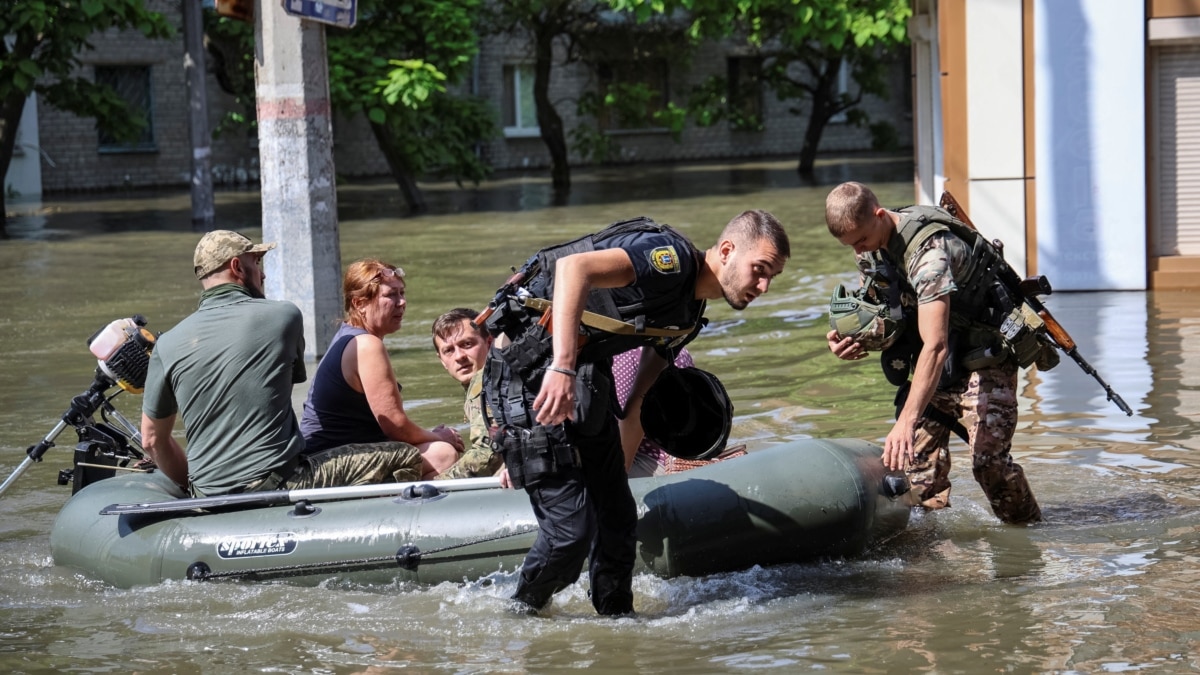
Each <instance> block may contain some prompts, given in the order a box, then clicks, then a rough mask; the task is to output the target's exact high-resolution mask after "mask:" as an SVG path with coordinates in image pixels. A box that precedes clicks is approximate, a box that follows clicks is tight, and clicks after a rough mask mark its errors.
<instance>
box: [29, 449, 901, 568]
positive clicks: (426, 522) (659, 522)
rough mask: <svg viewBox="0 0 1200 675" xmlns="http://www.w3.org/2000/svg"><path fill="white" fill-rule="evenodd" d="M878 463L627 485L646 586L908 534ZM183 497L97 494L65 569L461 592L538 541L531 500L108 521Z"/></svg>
mask: <svg viewBox="0 0 1200 675" xmlns="http://www.w3.org/2000/svg"><path fill="white" fill-rule="evenodd" d="M879 457H880V449H879V447H878V446H876V445H873V444H870V443H866V442H863V441H857V440H844V439H843V440H827V439H824V440H802V441H794V442H791V443H787V444H783V445H779V446H774V447H771V448H767V449H763V450H758V451H755V452H751V453H749V454H748V455H746V456H744V457H738V458H735V459H731V460H727V461H724V462H719V463H715V464H711V465H708V466H704V467H701V468H698V469H693V470H690V471H686V472H682V473H677V474H671V475H668V476H662V477H654V478H638V479H634V480H631V481H630V486H631V488H632V491H633V494H634V498H635V499H636V500H637V502H638V512H639V520H638V555H637V566H636V570H635V571H636V572H639V573H652V574H655V575H658V576H662V577H675V576H680V575H685V576H702V575H707V574H713V573H718V572H727V571H734V570H739V569H745V568H748V567H751V566H754V565H772V564H780V563H788V562H803V561H807V560H813V559H820V558H827V557H843V556H854V555H859V554H861V553H863V552H864V551H866V550H868V549H869V548H871V547H872V546H874V545H876V544H878V543H879V542H881V541H883V540H886V539H887V538H888V537H890V536H892V535H894V534H896V533H898V532H900V531H901V530H903V529H904V527H905V526H906V525H907V522H908V513H909V506H908V504H907V502H906V501H905V499H904V497H895V496H892V494H891V492H892V491H890V490H889V489H888V486H887V485H886V484H885V481H884V477H885V476H886V471H885V469H884V468H883V466H882V463H881V462H880V460H879ZM434 484H435V485H436V483H434ZM178 496H179V494H178V492H177V488H175V487H174V486H172V485H170V482H169V481H168V480H167V479H165V478H164V477H163V476H161V474H149V475H132V476H118V477H116V478H111V479H107V480H103V481H99V482H97V483H94V484H92V485H89V486H88V487H86V488H84V489H83V490H81V491H80V492H78V493H77V494H76V495H74V496H73V497H72V498H71V499H70V500H68V502H67V503H66V505H64V507H63V509H62V511H61V512H60V513H59V515H58V518H57V519H56V521H55V524H54V528H53V530H52V531H51V535H50V544H51V549H52V551H53V555H54V561H55V562H56V563H57V564H59V565H65V566H69V567H73V568H77V569H80V570H82V571H84V572H85V573H86V574H88V575H89V576H91V577H95V578H99V579H102V580H104V581H106V582H108V583H110V584H112V585H114V586H118V587H133V586H139V585H148V584H156V583H159V582H161V581H164V580H171V579H186V578H208V579H216V578H251V579H268V578H280V577H285V578H289V579H292V580H295V581H297V582H299V583H318V582H320V581H322V580H324V579H329V578H331V577H338V578H346V579H352V580H354V581H356V582H360V583H368V584H369V583H392V582H395V581H397V580H399V581H411V582H417V583H440V582H445V581H452V582H459V581H469V580H474V579H478V578H481V577H484V576H487V575H488V574H491V573H494V572H498V571H511V570H514V569H516V568H517V567H518V566H519V565H520V563H521V561H522V559H523V558H524V556H525V553H526V552H527V551H528V550H529V547H530V546H531V545H532V543H533V540H534V536H535V534H536V530H537V522H536V520H535V519H534V516H533V511H532V508H531V507H530V504H529V499H528V497H527V496H526V495H525V493H524V491H518V490H502V489H488V490H473V491H463V492H445V493H442V494H440V495H438V496H436V497H432V498H423V499H407V500H406V499H403V498H400V497H376V498H370V499H348V500H340V501H323V502H317V503H314V504H312V505H311V506H312V507H313V508H312V512H311V513H306V512H305V510H304V509H303V508H301V509H297V508H295V507H294V506H291V505H285V506H274V507H260V508H250V509H242V510H235V511H227V512H216V513H201V512H191V513H189V514H185V515H179V514H174V515H163V514H142V515H131V514H125V515H119V516H112V515H99V512H100V510H101V509H103V508H105V507H107V506H109V505H111V504H115V503H135V502H151V501H163V500H168V499H171V498H174V497H178ZM398 554H399V555H398Z"/></svg>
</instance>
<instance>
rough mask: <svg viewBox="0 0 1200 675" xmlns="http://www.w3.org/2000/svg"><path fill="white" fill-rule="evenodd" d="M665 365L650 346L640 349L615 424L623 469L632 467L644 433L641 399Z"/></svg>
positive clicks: (665, 361) (644, 396)
mask: <svg viewBox="0 0 1200 675" xmlns="http://www.w3.org/2000/svg"><path fill="white" fill-rule="evenodd" d="M666 367H667V360H666V359H665V358H663V357H662V356H660V355H659V354H658V352H656V351H654V350H653V349H650V348H645V349H643V350H642V354H641V359H640V360H639V361H638V370H637V374H636V375H634V378H633V384H632V385H631V386H630V388H629V397H628V398H627V399H626V400H625V410H624V411H623V413H622V417H621V419H619V420H617V426H618V428H619V429H620V430H621V450H622V452H624V453H625V470H626V471H629V470H630V469H631V468H633V458H634V456H635V455H637V449H638V446H639V445H641V444H642V437H644V436H645V435H646V432H645V430H644V429H643V428H642V401H643V400H644V399H645V398H646V392H648V391H650V387H651V386H653V385H654V382H655V380H657V379H658V376H659V374H661V373H662V372H663V370H665V369H666Z"/></svg>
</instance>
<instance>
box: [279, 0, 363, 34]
mask: <svg viewBox="0 0 1200 675" xmlns="http://www.w3.org/2000/svg"><path fill="white" fill-rule="evenodd" d="M355 5H356V0H283V11H285V12H287V13H288V14H291V15H292V16H298V17H300V18H301V19H308V20H309V21H318V22H320V23H327V24H329V25H331V26H339V27H341V28H353V27H354V23H355V21H357V20H358V8H357V7H356V6H355Z"/></svg>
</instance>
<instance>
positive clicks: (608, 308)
mask: <svg viewBox="0 0 1200 675" xmlns="http://www.w3.org/2000/svg"><path fill="white" fill-rule="evenodd" d="M632 232H648V233H670V234H672V235H674V236H675V237H677V238H678V239H679V240H680V241H681V242H685V243H686V249H685V250H684V251H682V252H680V255H690V256H692V257H693V259H694V260H695V261H696V264H695V265H694V267H693V270H692V276H691V278H688V279H685V280H683V284H684V285H685V286H686V287H688V288H692V287H694V286H695V280H696V275H697V274H698V273H699V266H700V263H701V257H702V256H701V254H700V252H699V251H697V250H696V249H695V247H693V246H692V245H691V244H690V242H688V239H687V238H686V237H684V236H683V235H681V234H679V233H678V232H676V231H675V230H674V229H672V228H671V227H670V226H668V225H659V224H658V223H655V222H654V221H653V220H650V219H649V218H645V217H642V218H635V219H632V220H623V221H618V222H616V223H613V224H612V225H609V226H608V227H606V228H604V229H603V230H601V231H599V232H596V233H595V234H589V235H585V236H583V237H580V238H578V239H575V240H572V241H569V242H567V243H565V244H559V245H556V246H550V247H547V248H544V249H542V250H540V251H538V252H537V253H535V254H534V255H533V256H532V257H530V258H529V260H528V261H526V263H525V265H524V266H523V267H522V268H521V269H522V271H524V272H525V274H524V277H525V280H524V282H523V283H522V285H521V286H520V287H519V288H517V289H515V290H514V292H513V293H511V294H507V296H506V297H504V298H503V299H502V300H501V301H500V302H499V303H497V306H496V311H494V312H493V313H492V315H491V316H490V317H488V320H487V322H486V324H485V327H486V328H487V330H488V332H490V333H491V334H492V336H493V337H499V336H500V335H501V334H503V335H506V336H507V337H508V339H509V340H511V341H512V343H511V344H510V345H509V346H508V347H505V348H504V349H503V350H501V352H502V354H503V356H504V359H505V360H506V361H507V362H508V363H509V364H510V365H511V366H512V367H513V369H514V370H515V371H516V372H517V373H518V375H519V376H520V377H521V378H522V379H525V380H529V379H531V378H535V377H539V376H540V371H542V370H543V369H544V368H545V366H546V365H549V362H550V359H551V358H552V356H553V346H552V343H551V335H550V334H551V332H552V331H553V328H551V330H546V329H545V324H546V323H547V321H548V318H549V315H550V313H551V312H552V304H551V299H552V298H553V296H554V266H555V263H556V262H557V261H558V259H559V258H564V257H566V256H569V255H573V254H576V253H587V252H590V251H594V250H596V247H595V246H596V244H597V243H600V242H603V241H606V240H608V239H611V238H613V237H616V236H619V235H622V234H628V233H632ZM616 290H617V289H611V288H593V289H591V291H590V292H589V293H588V298H587V305H586V307H585V308H584V315H583V318H582V321H581V323H580V339H579V344H580V351H579V353H578V354H577V355H576V363H587V362H593V361H599V360H602V359H608V358H611V357H613V356H615V355H616V354H620V353H621V352H625V351H629V350H630V349H633V348H635V347H642V346H652V347H657V348H660V349H671V350H678V349H679V348H681V347H682V346H683V345H685V344H687V343H688V342H690V341H691V340H692V339H694V338H695V336H696V334H697V333H698V332H699V330H700V328H702V326H703V314H704V302H703V301H696V302H679V299H678V298H674V297H659V298H654V299H651V300H648V299H647V298H646V297H645V294H644V293H642V292H641V291H640V290H639V289H637V287H636V286H635V287H630V288H625V289H621V290H622V294H621V295H622V297H624V298H625V300H624V302H623V303H621V304H618V302H617V299H616V296H617V294H616V292H615V291H616Z"/></svg>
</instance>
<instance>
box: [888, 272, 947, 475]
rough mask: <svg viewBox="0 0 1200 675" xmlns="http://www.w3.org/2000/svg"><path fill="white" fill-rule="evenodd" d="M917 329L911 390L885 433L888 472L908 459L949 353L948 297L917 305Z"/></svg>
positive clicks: (944, 296) (900, 466) (903, 464)
mask: <svg viewBox="0 0 1200 675" xmlns="http://www.w3.org/2000/svg"><path fill="white" fill-rule="evenodd" d="M917 329H918V331H919V332H920V334H921V342H922V343H923V345H922V347H921V352H920V353H919V354H918V355H917V364H916V366H915V367H914V369H913V378H912V387H911V388H910V389H909V392H908V400H907V401H906V402H905V403H904V408H903V409H902V410H901V411H900V414H899V416H898V417H897V418H896V424H895V425H894V426H893V427H892V430H891V432H890V433H888V436H887V440H886V441H885V442H884V447H883V463H884V465H885V466H887V467H888V468H889V469H892V470H899V469H903V468H904V466H905V463H906V462H907V461H909V460H911V459H912V456H913V440H914V436H915V433H916V424H917V420H919V419H920V418H921V416H922V415H923V414H924V412H925V407H926V406H928V405H929V402H930V401H931V400H933V393H934V391H935V390H936V389H937V384H938V380H939V379H940V378H941V376H942V368H943V367H944V366H945V364H946V357H947V355H948V354H949V344H948V341H949V337H950V296H948V295H943V296H941V297H939V298H937V299H936V300H933V301H931V302H927V303H924V304H921V305H918V306H917Z"/></svg>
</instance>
